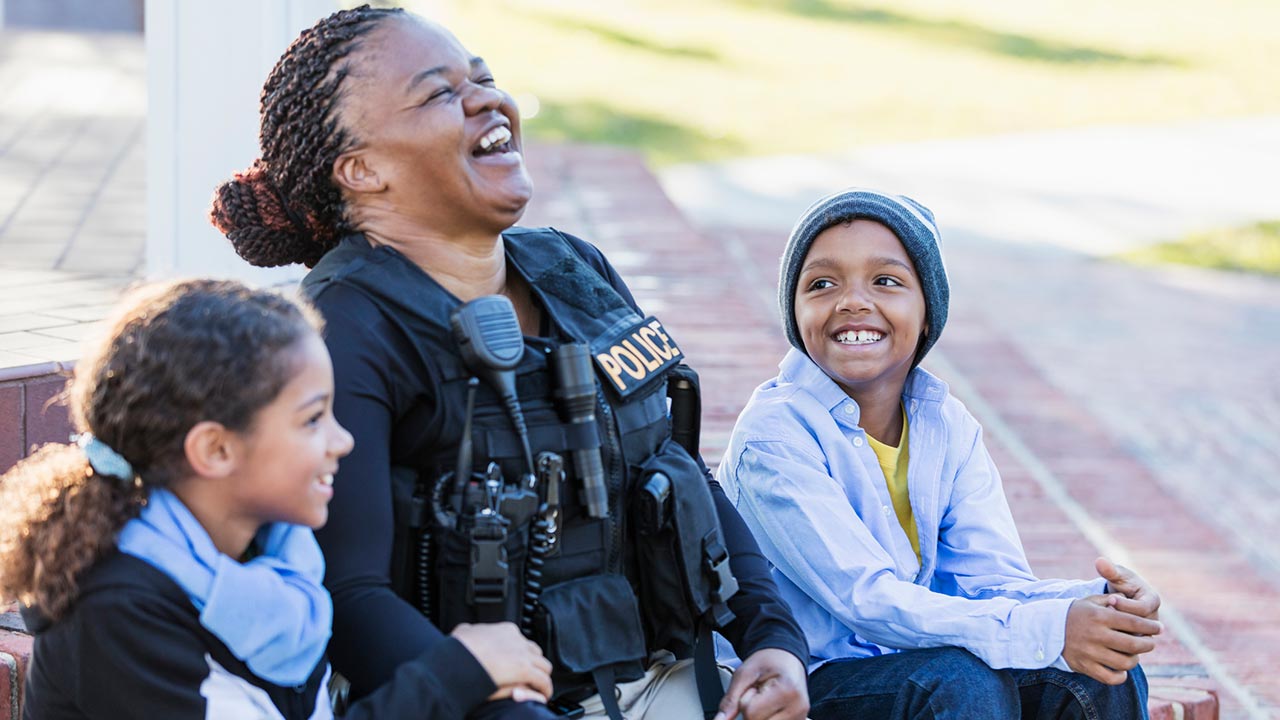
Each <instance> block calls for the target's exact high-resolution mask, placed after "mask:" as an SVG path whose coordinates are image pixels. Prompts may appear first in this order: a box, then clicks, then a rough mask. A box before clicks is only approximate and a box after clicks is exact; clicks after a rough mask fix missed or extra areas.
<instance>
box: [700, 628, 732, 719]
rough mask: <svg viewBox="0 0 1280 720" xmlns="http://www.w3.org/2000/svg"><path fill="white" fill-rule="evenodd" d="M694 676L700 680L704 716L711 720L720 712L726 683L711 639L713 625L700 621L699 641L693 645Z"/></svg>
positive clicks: (713, 641)
mask: <svg viewBox="0 0 1280 720" xmlns="http://www.w3.org/2000/svg"><path fill="white" fill-rule="evenodd" d="M693 677H694V679H695V680H697V682H698V698H699V699H700V700H702V717H703V718H704V720H711V718H713V717H715V716H716V713H717V712H720V701H721V700H723V699H724V683H723V681H721V679H720V666H719V665H717V664H716V644H715V640H712V639H711V626H710V625H708V624H707V623H706V622H700V623H698V641H697V643H695V644H694V646H693Z"/></svg>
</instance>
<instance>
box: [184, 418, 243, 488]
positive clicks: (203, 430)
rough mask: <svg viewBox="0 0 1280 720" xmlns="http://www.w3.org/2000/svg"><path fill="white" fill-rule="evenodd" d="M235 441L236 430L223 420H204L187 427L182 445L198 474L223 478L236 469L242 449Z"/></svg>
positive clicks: (189, 463) (188, 461) (188, 460)
mask: <svg viewBox="0 0 1280 720" xmlns="http://www.w3.org/2000/svg"><path fill="white" fill-rule="evenodd" d="M235 441H236V435H235V433H233V432H231V431H230V430H228V429H227V428H226V427H225V426H223V424H222V423H217V422H214V421H212V420H202V421H200V422H198V423H196V424H195V426H194V427H192V428H191V429H190V430H188V431H187V437H186V439H185V440H184V441H183V443H182V449H183V452H184V453H185V454H186V456H187V464H188V465H190V466H191V470H192V471H193V472H194V473H195V474H196V475H197V476H200V477H214V478H220V477H226V476H227V475H230V474H231V473H232V472H234V471H235V468H236V464H237V461H238V452H237V451H238V449H239V448H238V447H237V444H236V442H235Z"/></svg>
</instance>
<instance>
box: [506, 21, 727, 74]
mask: <svg viewBox="0 0 1280 720" xmlns="http://www.w3.org/2000/svg"><path fill="white" fill-rule="evenodd" d="M524 14H526V15H528V16H530V17H533V18H536V19H538V20H540V21H542V22H545V23H547V24H549V25H555V26H557V27H560V28H563V29H566V30H580V31H583V32H589V33H591V34H593V35H595V36H597V37H599V38H601V39H603V40H607V41H609V42H612V43H615V44H618V45H625V46H627V47H630V48H634V49H636V50H643V51H645V52H650V53H654V54H657V55H666V56H670V57H677V58H687V59H690V60H705V61H707V62H719V61H720V56H719V55H718V54H716V53H715V52H714V51H712V50H709V49H707V48H702V47H694V46H690V45H664V44H662V43H657V42H654V41H652V40H650V39H649V38H645V37H641V36H639V35H633V34H631V33H628V32H623V31H622V30H618V29H617V28H613V27H609V26H608V25H601V24H599V23H594V22H590V21H588V20H581V19H578V18H568V17H564V16H561V15H552V14H549V13H538V12H526V13H524Z"/></svg>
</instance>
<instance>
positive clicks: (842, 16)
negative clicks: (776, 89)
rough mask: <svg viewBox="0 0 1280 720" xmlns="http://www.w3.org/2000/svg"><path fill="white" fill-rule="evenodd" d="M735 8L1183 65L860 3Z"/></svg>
mask: <svg viewBox="0 0 1280 720" xmlns="http://www.w3.org/2000/svg"><path fill="white" fill-rule="evenodd" d="M736 2H737V4H738V5H740V6H745V7H751V8H757V9H765V10H777V11H780V12H785V13H790V14H793V15H801V16H804V17H810V18H819V19H822V20H834V21H838V22H848V23H857V24H862V25H878V26H881V27H886V28H892V29H895V30H900V31H902V32H905V33H909V34H911V35H913V36H915V37H918V38H921V39H925V40H930V41H933V42H941V43H949V44H952V45H959V46H963V47H970V48H975V49H978V50H985V51H987V52H991V53H995V54H997V55H1005V56H1008V57H1013V58H1018V59H1020V60H1032V61H1039V62H1049V63H1059V64H1064V65H1089V64H1096V65H1107V64H1110V65H1185V64H1186V63H1185V62H1184V61H1182V60H1180V59H1177V58H1170V57H1165V56H1161V55H1149V54H1144V55H1127V54H1124V53H1118V52H1112V51H1110V50H1104V49H1101V48H1096V47H1088V46H1085V45H1073V44H1071V43H1064V42H1059V41H1057V40H1050V39H1047V38H1040V37H1035V36H1032V35H1022V34H1019V33H1008V32H1001V31H999V30H993V29H991V28H988V27H983V26H982V25H976V24H974V23H971V22H965V21H962V20H936V19H933V18H926V17H918V16H914V15H907V14H905V13H899V12H894V11H892V10H884V9H881V8H871V7H860V6H857V5H845V4H837V3H834V2H831V0H736Z"/></svg>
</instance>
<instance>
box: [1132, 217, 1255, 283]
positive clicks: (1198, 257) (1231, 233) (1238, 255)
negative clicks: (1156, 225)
mask: <svg viewBox="0 0 1280 720" xmlns="http://www.w3.org/2000/svg"><path fill="white" fill-rule="evenodd" d="M1126 257H1127V259H1130V260H1133V261H1135V262H1140V263H1177V264H1180V265H1194V266H1196V267H1207V268H1215V269H1218V270H1236V271H1242V272H1250V273H1258V274H1262V275H1275V276H1280V220H1273V221H1269V222H1260V223H1255V224H1253V225H1246V226H1244V227H1236V228H1224V229H1221V230H1214V231H1212V232H1207V233H1199V234H1195V235H1189V236H1187V237H1185V238H1182V239H1180V240H1175V241H1172V242H1167V243H1161V244H1159V245H1152V246H1150V247H1146V248H1143V249H1141V250H1138V251H1136V252H1133V253H1130V254H1129V255H1127V256H1126Z"/></svg>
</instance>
